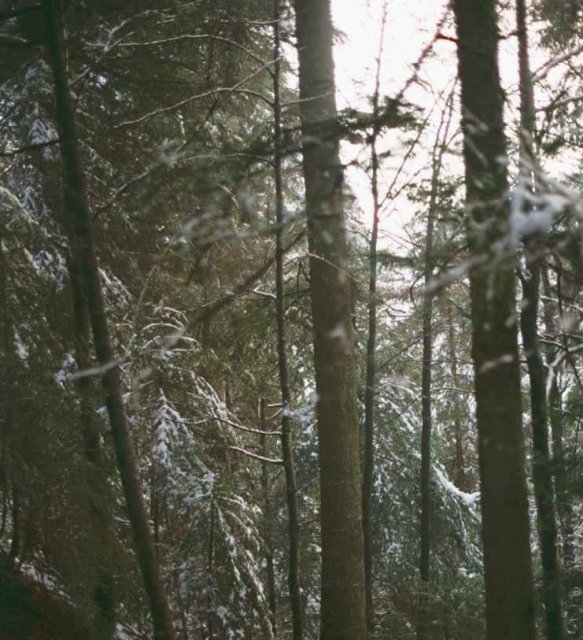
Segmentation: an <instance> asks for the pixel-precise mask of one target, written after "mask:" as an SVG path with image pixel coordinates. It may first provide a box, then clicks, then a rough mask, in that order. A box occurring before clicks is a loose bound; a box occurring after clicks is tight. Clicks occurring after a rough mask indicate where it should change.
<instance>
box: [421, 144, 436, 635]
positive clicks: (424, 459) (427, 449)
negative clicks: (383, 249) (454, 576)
mask: <svg viewBox="0 0 583 640" xmlns="http://www.w3.org/2000/svg"><path fill="white" fill-rule="evenodd" d="M436 146H437V143H436ZM436 156H437V154H436V152H435V150H434V153H433V163H432V164H433V167H432V176H431V194H430V202H429V210H428V212H427V229H426V235H425V265H424V274H423V282H424V286H425V290H424V292H423V302H422V305H423V309H422V335H423V354H422V360H421V483H420V487H421V520H420V525H421V526H420V546H421V554H420V558H419V577H420V579H421V593H420V598H419V604H420V607H419V608H420V611H419V623H418V625H417V638H418V639H419V640H423V639H424V638H426V637H427V632H428V624H429V619H428V614H429V612H428V604H429V582H430V554H431V431H432V414H431V368H432V362H433V295H432V293H430V292H429V291H428V286H429V284H430V282H431V278H432V277H433V231H434V226H435V207H436V204H437V190H438V185H439V163H440V162H441V158H440V157H439V156H438V157H436Z"/></svg>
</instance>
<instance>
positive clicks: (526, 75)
mask: <svg viewBox="0 0 583 640" xmlns="http://www.w3.org/2000/svg"><path fill="white" fill-rule="evenodd" d="M516 30H517V33H518V62H519V78H520V125H521V136H520V138H521V140H520V171H519V176H520V178H521V179H520V182H521V184H520V185H519V186H520V187H521V188H523V189H534V187H535V179H536V178H535V175H534V174H535V171H536V162H535V157H534V150H533V146H532V139H533V134H534V127H535V110H534V97H533V90H532V80H531V75H530V64H529V51H528V29H527V22H526V3H525V0H516ZM539 240H540V239H539V238H537V237H536V236H534V235H533V236H529V237H527V238H525V242H524V247H525V260H526V266H527V272H526V273H525V275H524V277H523V279H522V295H523V300H522V305H521V306H522V311H521V316H520V325H521V332H522V343H523V345H524V351H525V353H526V363H527V367H528V376H529V381H530V413H531V421H532V449H533V456H532V475H533V481H534V495H535V501H536V508H537V515H538V532H539V540H540V548H541V560H542V570H543V598H542V599H543V603H544V607H545V623H546V633H547V638H548V640H561V638H563V636H564V631H563V615H562V605H561V589H560V566H559V557H558V554H557V522H556V514H555V496H554V488H553V477H552V469H551V460H550V451H549V438H548V407H547V398H546V372H545V365H544V363H543V359H542V354H541V350H540V344H539V337H538V310H539V298H540V273H541V264H542V256H543V249H544V247H543V245H542V243H541V242H540V241H539Z"/></svg>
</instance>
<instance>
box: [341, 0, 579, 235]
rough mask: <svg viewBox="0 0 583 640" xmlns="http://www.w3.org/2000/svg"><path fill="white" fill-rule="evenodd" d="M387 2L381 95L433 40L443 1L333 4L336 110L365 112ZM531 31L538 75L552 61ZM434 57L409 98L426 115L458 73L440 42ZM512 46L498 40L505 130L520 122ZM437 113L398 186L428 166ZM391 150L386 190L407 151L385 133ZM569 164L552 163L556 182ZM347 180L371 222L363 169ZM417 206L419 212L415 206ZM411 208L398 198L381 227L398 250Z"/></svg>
mask: <svg viewBox="0 0 583 640" xmlns="http://www.w3.org/2000/svg"><path fill="white" fill-rule="evenodd" d="M385 2H386V3H387V23H386V27H385V38H384V45H383V57H382V66H381V94H385V95H395V94H396V93H398V92H399V91H400V90H401V89H402V88H403V86H404V85H405V83H406V82H407V81H408V80H409V78H410V77H411V75H412V65H413V63H414V62H416V61H417V60H418V58H419V56H420V55H421V53H422V51H423V50H424V48H425V47H426V46H427V44H429V43H431V42H432V41H433V39H434V36H435V32H436V29H437V26H438V24H439V21H440V19H441V17H442V16H443V13H444V11H445V7H446V5H447V0H432V1H429V0H332V13H333V20H334V24H335V27H336V28H337V29H338V30H339V31H340V32H342V33H343V34H344V38H343V39H342V42H339V43H337V44H336V46H335V50H334V57H335V65H336V84H337V98H338V106H339V108H344V107H347V106H351V107H357V108H367V107H368V108H369V104H368V103H367V100H366V98H367V96H370V95H372V93H373V90H374V80H375V73H376V61H375V60H376V57H377V55H378V50H379V38H380V31H381V16H382V12H383V6H384V4H385ZM514 20H515V18H514V11H512V10H511V11H507V12H506V13H505V14H504V15H502V16H501V18H500V23H499V26H500V31H501V34H502V35H505V34H510V33H511V32H513V31H514V30H515V22H514ZM534 26H535V25H531V34H530V36H531V52H530V55H531V68H532V70H533V71H534V70H536V69H537V68H539V67H540V66H541V65H543V64H544V63H546V62H547V61H548V60H549V58H550V55H549V54H548V52H546V51H543V50H541V49H540V48H537V47H536V46H533V43H534V42H535V41H536V34H534V33H533V29H534ZM443 32H444V33H445V34H446V35H449V36H452V37H453V36H454V35H455V33H454V30H453V25H452V23H451V19H450V20H448V22H447V23H446V25H445V27H444V29H443ZM432 52H433V53H432V55H431V56H428V57H427V58H426V60H425V62H424V64H423V65H422V67H421V72H420V74H419V79H420V83H417V84H414V85H412V86H411V87H410V89H409V91H408V92H407V94H406V98H407V99H408V100H409V101H411V102H413V103H415V104H417V105H419V106H421V107H423V109H424V110H430V109H431V107H432V106H434V105H435V102H436V96H439V94H440V92H444V91H447V88H448V87H449V86H450V84H451V83H452V81H453V80H454V78H455V75H456V71H457V61H456V46H455V44H454V43H453V42H450V41H444V40H439V41H437V42H435V43H434V45H433V47H432ZM517 66H518V63H517V41H516V38H515V37H509V38H503V39H502V40H501V42H500V74H501V81H502V86H503V88H504V90H505V92H506V95H507V98H508V101H507V104H506V121H507V123H508V125H509V127H513V126H516V125H515V123H516V120H517V117H518V113H517V105H518V91H517V88H518V87H517V84H518V83H517V81H518V69H517ZM561 73H562V70H561V69H560V68H557V69H555V70H554V71H553V72H551V74H550V75H549V78H548V80H549V83H550V86H551V87H552V86H553V84H556V80H557V78H558V77H559V76H560V75H561ZM535 99H536V100H537V101H538V103H539V104H545V103H546V102H547V100H548V96H543V95H542V92H541V91H540V90H537V92H536V93H535ZM440 112H441V108H436V109H435V118H434V122H433V123H432V126H430V127H428V131H427V135H426V136H424V146H423V145H422V146H421V149H420V152H419V155H418V157H417V158H415V159H413V160H412V161H411V162H410V163H409V164H408V167H407V170H406V171H405V172H404V175H403V181H404V182H406V181H407V179H408V176H413V175H415V174H416V172H418V171H419V170H420V169H422V167H423V162H427V153H424V152H423V149H425V151H428V150H429V147H430V146H431V145H432V143H433V137H434V134H435V130H436V126H437V124H438V119H439V116H440ZM386 145H387V147H388V148H392V149H394V150H395V157H394V158H389V159H388V160H387V161H386V162H385V165H384V174H383V176H382V182H384V183H385V184H388V183H389V182H390V181H391V180H392V177H393V176H394V174H395V171H396V169H397V167H398V166H399V164H400V161H401V157H402V155H403V153H404V148H403V147H399V141H398V139H397V137H396V136H395V134H389V135H388V136H387V139H386ZM367 154H368V151H367V150H366V149H363V148H360V147H357V146H354V145H349V144H346V143H345V144H343V149H342V157H343V161H344V162H345V163H350V162H353V161H366V160H367ZM571 160H572V159H569V158H565V157H561V158H560V159H557V160H556V161H549V162H547V164H546V169H547V171H549V173H551V174H552V175H554V176H555V177H558V176H560V175H561V174H563V173H564V172H565V171H567V170H568V167H569V165H570V164H571ZM447 161H448V162H450V166H453V167H456V168H457V169H459V171H460V172H461V171H462V166H461V159H459V158H455V156H452V157H450V158H449V160H447ZM347 178H348V181H349V183H350V185H351V186H352V188H353V190H354V192H355V194H356V195H357V198H358V202H359V205H360V207H361V208H362V210H363V217H364V221H365V223H367V224H370V223H371V219H372V211H371V209H372V205H371V197H370V186H369V181H368V179H367V178H366V176H365V175H364V173H363V171H362V170H359V169H357V168H355V167H350V168H348V169H347ZM416 206H418V205H416ZM412 207H413V205H411V203H409V202H408V201H407V200H406V198H403V197H402V198H398V199H397V200H395V201H393V202H392V203H390V202H389V205H388V207H387V209H386V211H385V212H384V214H383V218H382V221H381V228H382V230H383V232H384V233H385V234H388V235H390V236H392V237H393V240H395V241H396V243H397V244H399V239H400V238H401V239H403V240H404V241H406V239H405V238H404V236H403V225H404V224H405V223H406V222H407V221H408V220H409V219H410V217H411V215H412V211H413V208H412Z"/></svg>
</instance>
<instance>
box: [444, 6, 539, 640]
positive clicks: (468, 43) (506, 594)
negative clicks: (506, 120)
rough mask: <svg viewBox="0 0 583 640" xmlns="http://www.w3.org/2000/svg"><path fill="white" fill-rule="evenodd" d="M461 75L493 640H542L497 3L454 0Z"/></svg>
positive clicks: (474, 355) (489, 622)
mask: <svg viewBox="0 0 583 640" xmlns="http://www.w3.org/2000/svg"><path fill="white" fill-rule="evenodd" d="M453 6H454V12H455V19H456V28H457V41H458V45H457V46H458V60H459V75H460V79H461V89H462V91H461V93H462V109H463V121H462V122H463V131H464V161H465V167H466V199H467V210H468V241H469V247H470V252H471V259H472V260H473V261H474V265H473V268H472V270H471V272H470V293H471V306H472V310H471V316H472V358H473V362H474V375H475V389H476V406H477V425H478V452H479V459H480V481H481V508H482V537H483V545H484V571H485V583H486V622H487V637H488V640H534V637H535V624H534V599H533V579H532V564H531V555H530V547H529V520H528V499H527V490H526V474H525V467H524V442H523V435H522V420H521V397H520V368H519V361H518V344H517V327H516V319H515V317H516V311H515V282H514V258H513V255H512V252H511V251H508V252H507V253H508V254H509V255H500V249H497V247H500V241H504V239H505V238H506V235H507V227H508V210H507V206H506V204H505V201H506V196H507V173H506V167H505V164H504V162H503V159H504V158H505V157H506V140H505V136H504V125H503V116H502V106H503V104H502V93H501V89H500V79H499V74H498V56H497V39H498V30H497V16H496V3H495V1H494V0H480V1H477V0H454V3H453Z"/></svg>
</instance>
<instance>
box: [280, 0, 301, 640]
mask: <svg viewBox="0 0 583 640" xmlns="http://www.w3.org/2000/svg"><path fill="white" fill-rule="evenodd" d="M280 13H281V11H280V0H273V35H274V46H273V58H274V60H275V63H274V65H273V124H274V126H273V142H274V154H273V155H274V157H273V174H274V182H275V227H276V232H275V309H276V325H277V359H278V370H279V387H280V392H281V404H282V412H281V454H282V459H283V468H284V472H285V494H286V502H287V511H288V545H289V546H288V551H289V566H288V588H289V598H290V604H291V613H292V638H293V640H301V638H302V635H303V612H302V593H301V573H300V525H299V509H298V495H297V493H298V488H297V482H296V470H295V462H294V450H293V441H292V422H291V414H290V403H291V393H290V384H289V373H288V364H287V341H286V330H285V329H286V328H285V300H284V295H285V280H284V257H285V245H284V242H283V241H284V234H285V208H284V195H283V178H282V129H281V95H280V81H281V68H280V57H281V38H280V18H281V16H280Z"/></svg>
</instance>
